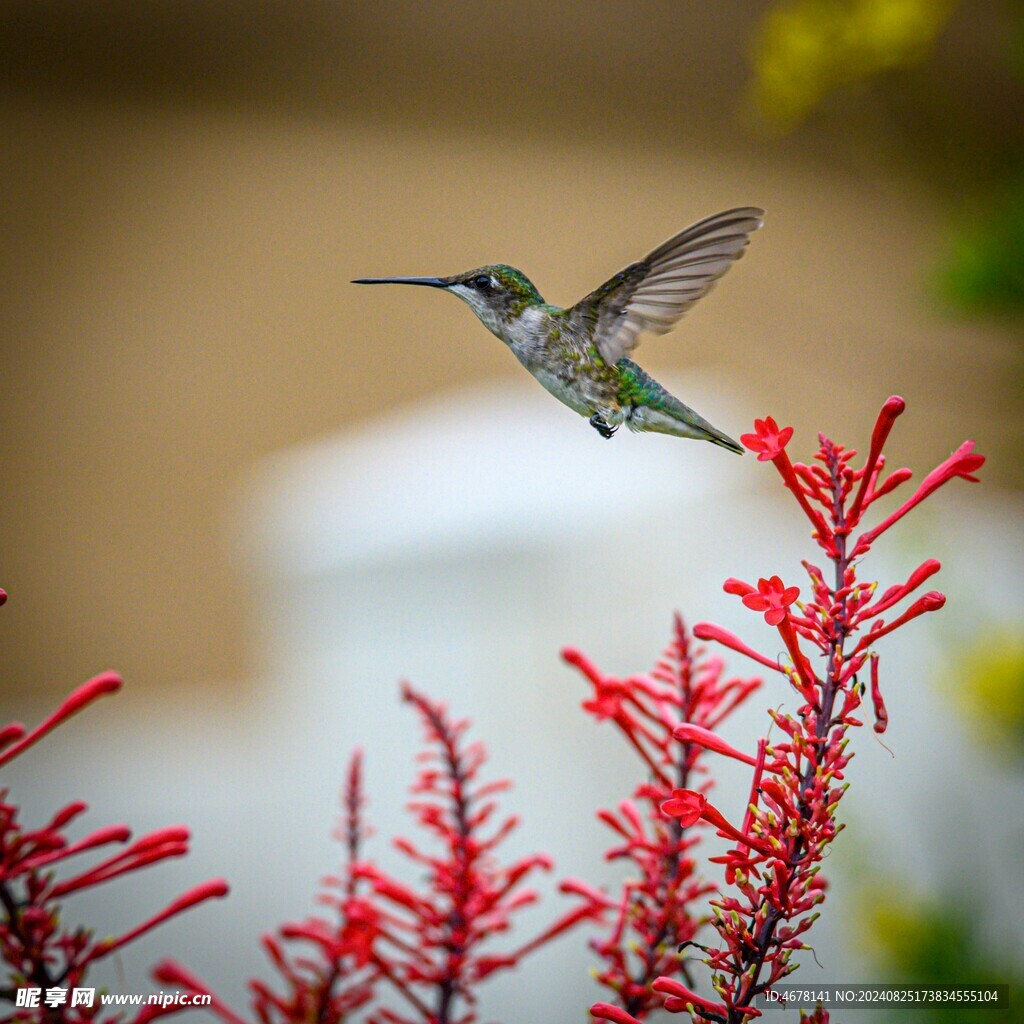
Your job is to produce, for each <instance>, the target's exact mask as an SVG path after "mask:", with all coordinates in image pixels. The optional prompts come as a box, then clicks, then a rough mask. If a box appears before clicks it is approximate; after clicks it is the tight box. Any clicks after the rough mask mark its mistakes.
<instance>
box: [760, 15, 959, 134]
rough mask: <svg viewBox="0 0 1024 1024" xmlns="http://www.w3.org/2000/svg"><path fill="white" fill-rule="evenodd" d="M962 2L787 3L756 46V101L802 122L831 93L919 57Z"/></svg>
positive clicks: (766, 114) (781, 123) (778, 124)
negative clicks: (958, 3)
mask: <svg viewBox="0 0 1024 1024" xmlns="http://www.w3.org/2000/svg"><path fill="white" fill-rule="evenodd" d="M956 2H957V0H782V2H780V3H778V4H776V6H775V7H774V8H773V9H772V10H770V11H769V12H768V14H766V15H765V17H764V19H763V21H762V23H761V28H760V31H759V34H758V37H757V39H756V40H755V44H754V70H755V80H754V84H753V89H752V101H753V104H754V106H755V108H756V110H757V111H758V113H759V114H760V116H761V117H762V119H763V120H764V121H765V122H767V123H768V124H769V125H771V126H773V127H775V128H777V129H779V130H786V129H789V128H792V127H795V126H796V125H797V124H798V123H799V122H800V121H802V120H803V119H804V118H806V117H807V115H808V114H809V113H810V112H811V111H812V110H813V109H814V108H815V107H816V106H817V105H818V104H819V103H820V102H821V101H822V99H823V98H824V97H825V96H826V95H828V94H829V93H830V92H833V91H834V90H836V89H838V88H841V87H843V86H846V85H851V84H853V83H856V82H858V81H861V80H863V79H866V78H870V77H872V76H873V75H877V74H879V73H881V72H883V71H888V70H891V69H893V68H900V67H905V66H907V65H909V64H913V63H914V62H916V61H918V60H920V59H921V58H922V57H923V56H925V55H926V54H927V53H928V52H929V51H930V49H931V46H932V44H933V42H934V41H935V38H936V37H937V36H938V34H939V33H940V32H941V31H942V29H943V27H944V26H945V24H946V23H947V21H948V20H949V17H950V15H951V14H952V12H953V9H954V8H955V6H956Z"/></svg>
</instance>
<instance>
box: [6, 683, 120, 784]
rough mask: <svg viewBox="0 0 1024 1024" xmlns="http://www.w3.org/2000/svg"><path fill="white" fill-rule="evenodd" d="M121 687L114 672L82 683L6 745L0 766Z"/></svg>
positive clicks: (14, 727) (13, 725)
mask: <svg viewBox="0 0 1024 1024" xmlns="http://www.w3.org/2000/svg"><path fill="white" fill-rule="evenodd" d="M119 689H121V677H120V676H119V675H118V674H117V673H116V672H104V673H102V674H101V675H98V676H94V677H93V678H92V679H90V680H89V681H88V682H85V683H82V685H81V686H79V687H78V689H77V690H73V691H72V692H71V693H70V694H69V695H68V696H67V698H66V699H65V700H64V703H63V704H61V706H60V707H59V708H57V710H56V711H54V713H53V714H52V715H50V717H49V718H47V719H46V720H45V721H43V722H40V724H39V725H38V726H36V728H35V729H33V730H32V731H31V732H30V733H29V734H28V735H27V736H24V737H23V738H22V739H21V740H19V741H18V742H17V743H15V744H14V746H12V747H8V748H7V749H6V750H5V751H4V752H3V753H2V754H0V767H3V766H4V765H5V764H7V762H8V761H12V760H14V758H16V757H17V756H18V755H19V754H22V753H24V752H25V751H26V750H27V749H28V748H29V747H31V746H32V745H33V744H34V743H38V742H39V741H40V740H41V739H42V738H43V737H44V736H45V735H46V734H47V733H49V732H53V730H54V729H56V728H57V726H58V725H60V724H61V723H62V722H66V721H67V720H68V719H69V718H70V717H71V716H72V715H76V714H78V712H79V711H81V710H82V709H83V708H86V707H88V706H89V705H90V704H92V703H93V701H96V700H99V698H100V697H103V696H105V695H106V694H108V693H116V692H117V691H118V690H119ZM7 728H8V729H11V730H13V729H20V728H21V726H18V725H15V724H13V723H12V725H10V726H8V727H7Z"/></svg>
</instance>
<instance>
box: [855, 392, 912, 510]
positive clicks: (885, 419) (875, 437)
mask: <svg viewBox="0 0 1024 1024" xmlns="http://www.w3.org/2000/svg"><path fill="white" fill-rule="evenodd" d="M906 407H907V403H906V402H904V401H903V399H902V398H900V396H899V395H890V397H889V398H887V399H886V400H885V405H883V406H882V409H881V412H879V414H878V419H877V420H876V421H875V429H874V430H872V431H871V450H870V451H869V452H868V458H867V462H865V463H864V469H863V470H862V471H861V478H860V487H859V488H857V497H856V498H854V500H853V506H852V507H851V508H850V514H849V519H848V521H849V522H850V523H857V522H859V521H860V512H861V508H862V507H863V505H864V498H865V496H866V495H867V492H868V487H869V486H870V485H871V484H872V482H873V481H874V477H875V468H876V467H877V465H878V459H879V456H880V455H881V454H882V449H883V448H884V447H885V442H886V440H887V439H888V437H889V431H890V430H892V428H893V424H894V423H895V422H896V420H897V418H898V417H899V416H901V415H902V413H903V410H904V409H906Z"/></svg>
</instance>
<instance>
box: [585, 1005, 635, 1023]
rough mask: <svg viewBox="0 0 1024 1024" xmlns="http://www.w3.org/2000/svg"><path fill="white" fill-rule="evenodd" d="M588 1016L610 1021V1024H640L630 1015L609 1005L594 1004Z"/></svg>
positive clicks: (619, 1008)
mask: <svg viewBox="0 0 1024 1024" xmlns="http://www.w3.org/2000/svg"><path fill="white" fill-rule="evenodd" d="M590 1016H591V1017H596V1018H597V1019H598V1020H610V1021H611V1022H612V1024H641V1022H640V1021H638V1020H637V1019H636V1017H634V1016H633V1015H632V1014H631V1013H626V1011H625V1010H623V1009H622V1008H621V1007H618V1006H612V1004H611V1003H594V1005H593V1006H592V1007H591V1008H590Z"/></svg>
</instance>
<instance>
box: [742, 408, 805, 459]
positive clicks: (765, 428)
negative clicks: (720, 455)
mask: <svg viewBox="0 0 1024 1024" xmlns="http://www.w3.org/2000/svg"><path fill="white" fill-rule="evenodd" d="M754 430H755V431H756V433H754V434H743V435H742V436H741V437H740V440H741V441H742V442H743V443H744V444H745V445H746V446H747V448H748V449H749V450H750V451H752V452H757V453H758V455H757V461H758V462H770V461H771V460H772V459H774V458H777V457H778V456H779V455H781V454H782V451H783V449H784V448H785V447H786V445H787V444H789V439H790V438H791V437H792V436H793V428H792V427H783V428H782V429H781V430H779V425H778V424H777V423H776V422H775V420H773V419H772V418H771V416H766V417H765V418H764V419H763V420H754Z"/></svg>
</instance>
